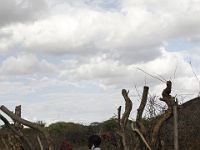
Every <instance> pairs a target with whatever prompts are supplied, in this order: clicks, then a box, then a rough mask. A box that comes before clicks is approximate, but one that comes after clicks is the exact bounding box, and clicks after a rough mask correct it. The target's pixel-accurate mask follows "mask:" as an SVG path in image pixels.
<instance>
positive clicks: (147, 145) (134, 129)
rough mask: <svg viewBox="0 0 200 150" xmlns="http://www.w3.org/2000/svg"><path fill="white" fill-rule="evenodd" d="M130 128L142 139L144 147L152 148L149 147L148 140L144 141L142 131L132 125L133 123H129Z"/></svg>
mask: <svg viewBox="0 0 200 150" xmlns="http://www.w3.org/2000/svg"><path fill="white" fill-rule="evenodd" d="M131 128H132V130H133V131H134V132H136V133H137V134H138V135H139V136H140V138H141V139H142V141H143V142H144V144H145V145H146V147H147V148H148V149H149V150H152V149H151V147H150V146H149V144H148V142H147V141H146V139H145V138H144V136H143V135H142V133H141V132H140V130H139V129H137V128H136V127H134V124H133V123H131Z"/></svg>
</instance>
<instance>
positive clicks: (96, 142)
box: [88, 135, 101, 150]
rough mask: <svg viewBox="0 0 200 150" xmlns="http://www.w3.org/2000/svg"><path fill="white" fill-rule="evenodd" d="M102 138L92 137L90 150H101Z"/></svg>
mask: <svg viewBox="0 0 200 150" xmlns="http://www.w3.org/2000/svg"><path fill="white" fill-rule="evenodd" d="M100 144H101V138H100V136H98V135H91V136H90V137H89V138H88V148H89V149H90V150H101V149H100V147H99V146H100Z"/></svg>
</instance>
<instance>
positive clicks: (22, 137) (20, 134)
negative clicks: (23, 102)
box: [0, 114, 33, 150]
mask: <svg viewBox="0 0 200 150" xmlns="http://www.w3.org/2000/svg"><path fill="white" fill-rule="evenodd" d="M0 119H1V120H2V121H3V122H4V124H5V125H6V126H7V127H8V128H9V129H11V131H12V132H13V133H14V134H16V135H17V136H19V137H20V140H21V141H22V142H23V143H25V144H26V145H27V146H28V147H29V148H30V149H31V150H33V146H32V145H31V143H30V142H29V140H28V139H27V138H26V137H25V136H24V135H23V133H22V132H20V131H18V130H16V129H15V128H14V127H13V126H12V125H11V124H10V123H9V121H8V120H7V119H6V118H5V117H4V116H2V115H1V114H0Z"/></svg>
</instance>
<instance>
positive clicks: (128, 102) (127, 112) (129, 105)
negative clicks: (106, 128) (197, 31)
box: [121, 89, 132, 128]
mask: <svg viewBox="0 0 200 150" xmlns="http://www.w3.org/2000/svg"><path fill="white" fill-rule="evenodd" d="M122 96H123V97H124V100H125V112H124V114H123V116H122V119H121V124H123V127H124V128H125V127H126V124H127V121H128V118H129V115H130V113H131V110H132V101H131V100H130V98H129V96H128V92H127V91H126V90H125V89H123V90H122Z"/></svg>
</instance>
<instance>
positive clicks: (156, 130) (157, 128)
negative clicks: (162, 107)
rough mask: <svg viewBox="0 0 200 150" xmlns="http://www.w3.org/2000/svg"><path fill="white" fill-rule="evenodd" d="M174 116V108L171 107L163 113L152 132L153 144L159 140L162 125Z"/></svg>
mask: <svg viewBox="0 0 200 150" xmlns="http://www.w3.org/2000/svg"><path fill="white" fill-rule="evenodd" d="M171 116H172V110H171V109H169V110H167V111H166V112H165V113H164V114H163V115H161V116H160V117H159V119H158V121H157V122H156V124H155V126H154V128H153V132H152V137H151V144H152V145H155V144H156V141H157V137H158V134H159V131H160V128H161V126H162V125H163V124H164V122H165V121H166V120H167V119H169V118H170V117H171Z"/></svg>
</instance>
